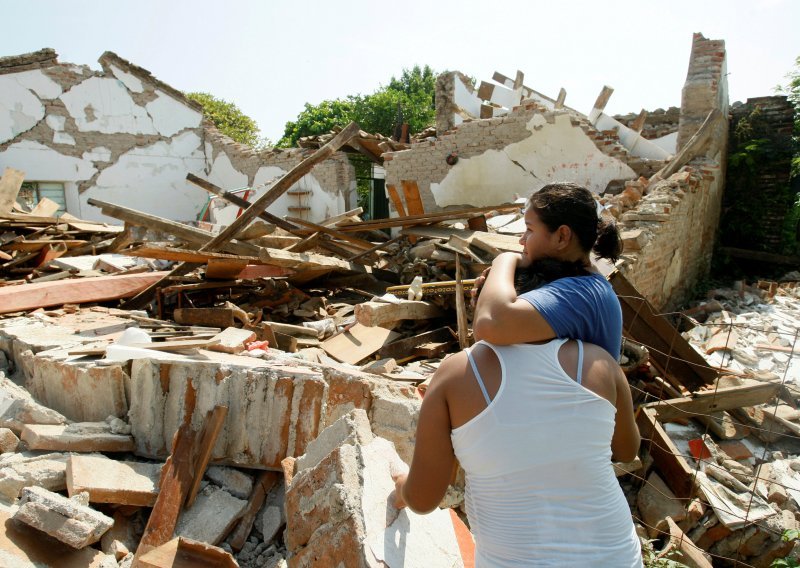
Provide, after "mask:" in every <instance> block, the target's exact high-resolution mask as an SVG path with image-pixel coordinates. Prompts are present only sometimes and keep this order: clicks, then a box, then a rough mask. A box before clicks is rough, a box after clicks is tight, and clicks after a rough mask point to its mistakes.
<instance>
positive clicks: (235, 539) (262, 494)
mask: <svg viewBox="0 0 800 568" xmlns="http://www.w3.org/2000/svg"><path fill="white" fill-rule="evenodd" d="M279 479H280V475H279V474H278V472H276V471H262V472H261V474H260V475H259V476H258V478H257V479H256V484H255V486H254V487H253V491H252V492H251V493H250V498H249V499H248V500H247V507H246V508H245V510H244V514H243V515H242V518H241V520H240V521H239V524H238V525H236V528H235V529H234V530H233V533H232V534H231V536H230V538H228V544H230V545H231V548H232V549H233V550H235V551H236V552H239V551H240V550H241V549H242V548H243V547H244V543H245V542H247V537H248V536H250V531H252V530H253V523H255V521H256V515H258V512H259V511H260V510H261V507H262V505H264V501H265V500H266V499H267V495H268V494H269V492H270V490H271V489H272V488H273V487H274V486H275V484H276V483H278V480H279Z"/></svg>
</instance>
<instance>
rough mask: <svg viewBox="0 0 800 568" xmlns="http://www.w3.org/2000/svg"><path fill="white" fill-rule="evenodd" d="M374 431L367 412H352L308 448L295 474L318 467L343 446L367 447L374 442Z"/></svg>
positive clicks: (331, 426)
mask: <svg viewBox="0 0 800 568" xmlns="http://www.w3.org/2000/svg"><path fill="white" fill-rule="evenodd" d="M372 439H373V436H372V429H371V427H370V425H369V418H368V417H367V413H366V411H365V410H363V409H361V408H356V409H354V410H351V411H350V412H348V413H347V414H345V415H344V416H342V417H341V418H339V419H338V420H337V421H336V422H334V423H333V424H331V425H330V426H328V427H327V428H325V430H323V431H322V433H321V434H320V435H319V436H317V437H316V438H315V439H314V440H312V441H311V442H309V444H308V446H306V453H304V454H303V455H302V456H300V457H298V458H297V461H296V462H295V474H297V473H299V472H301V471H303V470H305V469H308V468H311V467H314V466H316V465H317V464H318V463H319V462H321V461H322V460H323V459H324V458H325V456H327V455H328V454H329V453H331V452H332V451H333V450H335V449H336V448H337V447H338V446H341V445H342V444H350V445H351V446H352V445H355V444H360V445H362V446H363V445H366V444H369V443H370V442H372Z"/></svg>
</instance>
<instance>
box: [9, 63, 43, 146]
mask: <svg viewBox="0 0 800 568" xmlns="http://www.w3.org/2000/svg"><path fill="white" fill-rule="evenodd" d="M30 73H33V72H32V71H28V72H25V73H13V74H8V75H0V143H2V142H7V141H8V140H12V139H13V138H14V137H15V136H17V135H18V134H21V133H23V132H26V131H28V130H30V129H31V128H33V127H34V126H35V125H36V123H37V122H39V121H40V120H42V118H44V105H43V104H42V102H41V101H40V100H39V97H37V96H36V94H34V92H33V91H31V89H29V88H28V87H27V86H26V85H25V84H23V83H25V82H26V81H24V80H23V79H24V78H23V77H20V75H29V74H30ZM39 73H40V72H39ZM28 79H30V77H28Z"/></svg>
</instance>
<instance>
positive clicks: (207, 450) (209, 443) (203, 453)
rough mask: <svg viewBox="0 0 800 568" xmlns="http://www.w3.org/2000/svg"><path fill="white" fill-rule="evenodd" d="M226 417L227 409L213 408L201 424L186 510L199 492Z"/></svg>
mask: <svg viewBox="0 0 800 568" xmlns="http://www.w3.org/2000/svg"><path fill="white" fill-rule="evenodd" d="M227 416H228V407H227V406H222V405H217V406H215V407H214V409H213V410H209V411H208V414H206V420H205V422H204V423H203V431H202V432H201V434H200V453H199V455H198V456H197V460H196V465H195V469H194V478H193V479H192V483H191V485H189V489H188V490H187V492H186V508H187V509H191V507H192V505H194V500H195V499H196V498H197V492H198V491H200V482H202V481H203V476H204V475H205V473H206V468H207V467H208V462H209V461H211V453H212V452H213V451H214V444H216V443H217V437H218V436H219V433H220V431H221V430H222V426H223V424H225V418H226V417H227Z"/></svg>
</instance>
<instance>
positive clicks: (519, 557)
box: [395, 339, 642, 568]
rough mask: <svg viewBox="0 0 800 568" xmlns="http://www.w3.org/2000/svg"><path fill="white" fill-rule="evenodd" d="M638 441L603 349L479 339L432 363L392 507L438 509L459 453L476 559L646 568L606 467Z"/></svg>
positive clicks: (619, 379)
mask: <svg viewBox="0 0 800 568" xmlns="http://www.w3.org/2000/svg"><path fill="white" fill-rule="evenodd" d="M638 448H639V433H638V430H637V428H636V423H635V421H634V417H633V404H632V401H631V394H630V389H629V387H628V383H627V381H626V379H625V376H624V374H623V373H622V371H621V370H620V368H619V365H617V363H616V361H615V360H614V359H613V358H612V357H611V356H610V355H609V354H608V353H607V352H606V351H605V350H604V349H602V348H600V347H598V346H595V345H591V344H584V343H582V342H580V341H571V340H565V339H556V340H553V341H549V342H546V343H540V344H527V345H525V344H522V345H509V346H497V345H491V344H488V343H485V342H481V343H478V344H476V345H475V346H474V347H472V348H471V350H467V351H463V352H461V353H458V354H457V355H453V356H452V357H449V358H448V359H445V360H444V361H443V362H442V364H441V365H440V366H439V369H438V370H437V371H436V373H435V375H434V377H433V379H432V381H431V385H430V386H429V388H428V390H427V391H426V393H425V398H424V399H423V403H422V408H421V410H420V416H419V423H418V427H417V442H416V446H415V448H414V457H413V460H412V463H411V468H410V471H409V473H408V474H407V475H400V476H398V477H397V478H396V492H395V503H396V505H397V506H398V507H402V506H406V505H407V506H409V507H410V508H411V509H412V510H414V511H416V512H420V513H424V512H429V511H431V510H433V509H434V508H435V507H436V506H437V505H438V504H439V502H440V501H441V499H442V497H443V496H444V494H445V491H446V489H447V486H448V484H449V483H450V480H451V472H452V471H453V467H454V465H455V460H456V458H457V459H458V461H459V462H460V463H461V465H462V467H463V468H464V471H465V473H466V506H467V516H468V517H469V521H470V527H471V529H472V532H473V534H474V536H475V559H476V566H509V567H511V566H513V567H518V566H559V567H561V566H603V567H604V568H609V567H626V568H627V567H634V566H635V567H641V566H642V560H641V552H640V545H639V540H638V538H637V536H636V533H635V530H634V526H633V521H632V519H631V515H630V511H629V509H628V505H627V501H626V500H625V497H624V495H623V494H622V490H621V489H620V486H619V484H618V482H617V480H616V477H615V475H614V472H613V469H612V465H611V459H612V457H613V458H614V459H617V460H621V461H630V460H632V459H633V458H634V457H635V456H636V453H637V451H638Z"/></svg>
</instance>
